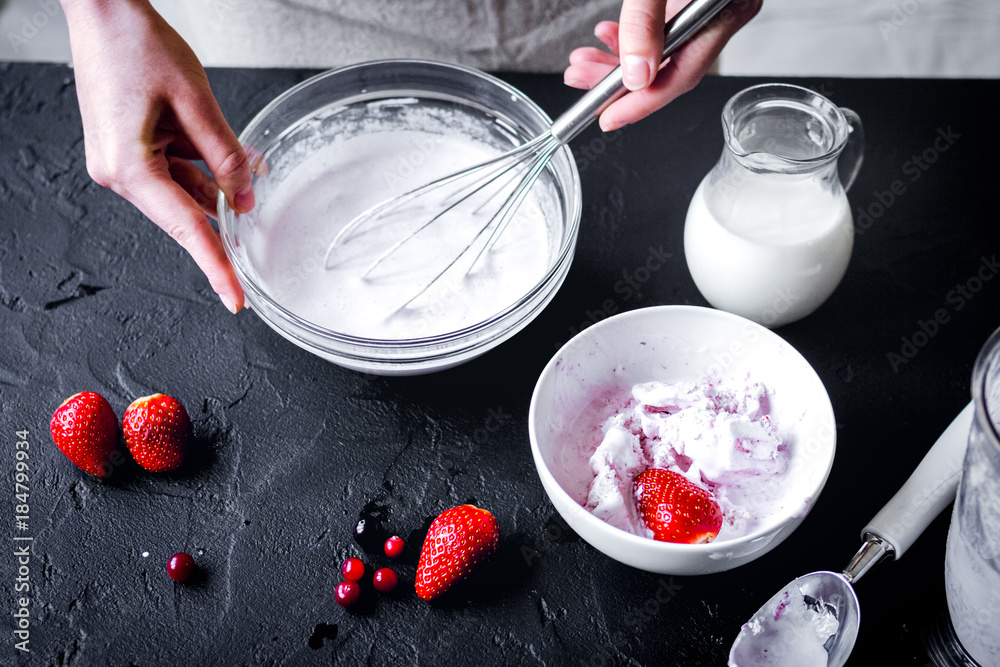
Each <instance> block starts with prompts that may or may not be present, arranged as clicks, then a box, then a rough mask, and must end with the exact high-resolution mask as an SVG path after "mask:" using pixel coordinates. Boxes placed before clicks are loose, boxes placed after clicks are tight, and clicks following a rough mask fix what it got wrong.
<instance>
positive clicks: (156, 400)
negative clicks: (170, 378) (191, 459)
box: [122, 394, 191, 472]
mask: <svg viewBox="0 0 1000 667" xmlns="http://www.w3.org/2000/svg"><path fill="white" fill-rule="evenodd" d="M122 433H123V434H124V436H125V444H126V445H128V450H129V451H130V452H132V456H133V458H135V460H136V462H137V463H138V464H139V465H141V466H142V467H143V468H145V469H146V470H150V471H152V472H163V471H165V470H175V469H177V468H179V467H180V465H181V463H183V462H184V454H185V450H186V449H187V442H188V440H189V439H190V437H191V419H190V418H189V417H188V413H187V410H185V409H184V406H183V405H181V404H180V403H179V402H178V401H177V399H175V398H173V397H171V396H164V395H163V394H153V395H152V396H143V397H142V398H137V399H135V400H134V401H132V404H131V405H129V406H128V408H126V410H125V414H124V415H123V416H122Z"/></svg>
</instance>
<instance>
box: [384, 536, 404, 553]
mask: <svg viewBox="0 0 1000 667" xmlns="http://www.w3.org/2000/svg"><path fill="white" fill-rule="evenodd" d="M405 548H406V542H404V541H403V538H401V537H397V536H396V535H393V536H392V537H390V538H389V539H387V540H386V541H385V555H386V556H388V557H389V558H399V556H400V555H401V554H402V553H403V549H405Z"/></svg>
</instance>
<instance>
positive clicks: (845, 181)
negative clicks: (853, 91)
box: [837, 107, 865, 191]
mask: <svg viewBox="0 0 1000 667" xmlns="http://www.w3.org/2000/svg"><path fill="white" fill-rule="evenodd" d="M840 112H841V113H842V114H844V118H846V119H847V124H848V125H849V126H850V130H849V132H850V136H849V137H848V139H847V145H846V146H844V152H843V153H841V154H840V159H839V161H838V163H837V172H838V174H839V175H840V182H841V184H842V185H843V186H844V190H845V191H846V190H849V189H850V188H851V186H852V185H854V179H855V178H857V175H858V172H859V171H860V170H861V163H862V162H864V157H865V129H864V127H863V126H862V125H861V117H860V116H858V114H856V113H854V111H852V110H850V109H848V108H847V107H840Z"/></svg>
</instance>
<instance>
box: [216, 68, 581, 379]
mask: <svg viewBox="0 0 1000 667" xmlns="http://www.w3.org/2000/svg"><path fill="white" fill-rule="evenodd" d="M406 65H418V66H429V67H431V68H435V69H439V70H442V71H447V70H452V71H457V72H461V73H463V74H466V75H469V76H473V77H475V78H478V79H481V80H483V81H485V82H487V83H489V84H490V85H492V86H494V87H496V88H497V89H499V90H500V91H501V92H504V93H507V94H509V95H511V96H514V97H516V99H517V101H518V102H520V103H523V104H525V105H527V108H528V109H529V110H530V111H531V112H532V113H534V114H535V115H537V116H538V117H539V120H540V121H541V122H542V123H543V124H547V125H548V126H550V127H551V125H552V118H551V117H550V116H549V115H548V114H547V113H546V112H545V110H544V109H542V108H541V107H540V106H539V105H538V104H537V103H536V102H535V101H534V100H533V99H532V98H531V97H529V96H528V95H526V94H525V93H524V92H522V91H521V90H519V89H518V88H516V87H514V86H513V85H511V84H509V83H507V82H505V81H503V80H501V79H499V78H497V77H495V76H493V75H491V74H488V73H486V72H483V71H481V70H478V69H475V68H472V67H468V66H465V65H458V64H455V63H447V62H441V61H435V60H428V59H419V58H384V59H379V60H369V61H364V62H360V63H354V64H351V65H346V66H344V67H337V68H333V69H329V70H325V71H323V72H319V73H318V74H315V75H313V76H311V77H309V78H307V79H305V80H303V81H301V82H299V83H297V84H295V85H294V86H292V87H290V88H288V89H287V90H285V91H284V92H282V93H281V94H280V95H278V96H277V97H275V98H274V99H273V100H271V102H269V103H268V104H267V105H266V106H265V107H264V108H263V109H261V110H260V111H259V112H258V113H257V114H256V115H255V116H254V117H253V119H252V120H251V121H250V122H249V123H247V125H246V127H245V128H244V129H243V130H242V131H241V132H240V134H239V137H238V139H239V142H240V144H242V145H244V146H246V145H248V143H247V139H248V138H249V135H250V134H251V133H252V132H253V131H254V130H256V129H257V127H258V126H260V125H261V124H262V123H263V122H264V120H265V119H266V118H267V117H268V116H269V114H271V113H272V112H273V111H274V110H275V109H277V108H278V107H279V106H280V105H281V104H282V103H284V102H285V101H287V100H288V99H289V98H291V97H293V96H295V95H297V94H299V93H301V92H302V91H304V90H306V89H308V88H310V87H311V86H314V85H317V84H319V83H321V82H322V81H324V80H326V79H328V78H331V77H334V76H343V75H344V74H345V73H347V72H350V71H354V70H363V69H371V68H376V67H386V66H406ZM400 90H401V91H404V92H406V94H407V96H413V95H414V93H416V92H420V91H415V90H414V89H413V88H405V87H401V88H400ZM392 95H393V93H392V92H391V91H386V96H389V97H391V96H392ZM349 97H356V95H351V96H349ZM373 99H379V98H378V97H376V98H373ZM468 101H469V102H470V103H472V102H475V100H468ZM333 104H336V103H333ZM330 106H332V104H328V105H326V106H323V107H320V108H318V109H313V110H312V111H310V112H309V113H308V114H307V115H305V116H303V117H302V118H299V119H298V120H296V121H295V124H297V123H301V122H303V121H305V120H307V119H309V118H311V117H313V116H315V115H316V114H318V113H320V112H321V111H322V110H323V109H326V108H329V107H330ZM493 113H495V114H496V116H497V118H500V119H503V120H504V121H508V122H509V120H510V119H509V118H507V117H506V115H505V114H504V113H503V112H500V111H496V110H493ZM290 127H293V125H290V126H289V127H288V128H285V130H284V131H283V133H284V132H287V130H288V129H289V128H290ZM283 133H282V134H283ZM280 136H281V135H280V134H279V138H280ZM261 153H263V151H261ZM559 154H563V156H564V157H565V158H566V160H567V162H568V164H569V182H568V183H567V186H568V187H567V188H566V192H567V193H568V194H569V195H570V196H569V197H567V200H568V203H569V206H568V208H567V212H566V215H565V216H564V220H565V221H567V222H566V226H567V229H566V231H565V233H564V234H563V235H562V238H561V239H560V241H561V242H560V246H559V251H558V253H557V254H556V256H555V257H554V258H553V260H552V262H551V264H550V266H549V268H548V270H547V271H546V272H545V274H544V275H543V276H542V277H541V278H539V280H538V282H536V283H535V284H534V285H533V286H532V287H531V288H530V289H529V290H528V291H527V292H525V293H524V294H523V295H521V296H520V297H519V298H518V299H517V300H516V301H514V302H513V303H511V304H509V305H507V306H506V307H505V308H503V309H502V310H501V311H499V312H498V313H495V314H493V315H491V316H490V317H488V318H486V319H484V320H481V321H479V322H476V323H473V324H470V325H468V326H466V327H463V328H461V329H456V330H455V331H450V332H447V333H441V334H434V335H432V336H424V337H414V338H398V339H393V338H368V337H364V336H353V335H350V334H345V333H343V332H339V331H335V330H333V329H329V328H326V327H323V326H319V325H317V324H315V323H312V322H309V321H308V320H306V319H304V318H302V317H301V316H299V315H297V314H296V313H293V312H292V311H290V310H288V309H287V308H285V307H284V306H283V305H282V304H280V303H278V302H277V301H276V300H275V299H273V298H272V297H271V296H269V295H268V294H267V292H266V291H265V290H264V289H263V288H262V287H261V286H260V285H259V284H258V283H257V281H255V280H254V279H253V278H252V277H251V276H250V275H248V273H247V271H246V270H245V268H244V267H243V266H242V265H241V262H240V260H239V254H238V253H237V251H236V249H235V247H234V245H235V243H234V241H233V239H232V238H231V233H235V230H233V229H231V228H232V226H233V224H234V223H235V218H236V217H237V216H235V215H234V214H233V212H232V209H231V208H230V207H229V203H228V202H227V201H226V197H225V193H223V192H221V191H220V192H219V195H218V199H217V209H218V220H219V232H220V236H221V237H222V245H223V249H224V250H225V252H226V255H227V256H228V258H229V261H230V264H232V266H233V269H234V271H235V272H236V274H237V276H238V277H239V279H240V282H241V284H242V285H243V287H244V288H245V289H247V290H248V291H249V292H251V293H252V294H253V295H254V296H255V297H257V298H259V299H261V300H262V301H264V303H265V304H266V305H267V307H268V308H271V309H273V310H275V311H277V312H278V313H280V315H281V317H282V318H284V319H285V320H286V321H290V322H291V323H292V324H294V325H295V326H296V327H298V328H299V329H301V330H304V331H305V332H307V333H309V334H311V335H314V336H318V337H321V338H323V339H324V340H325V341H327V342H336V343H338V344H342V345H349V346H352V347H354V348H361V350H363V351H365V352H369V351H370V352H375V353H380V356H378V357H375V358H373V357H370V356H367V355H366V354H364V353H363V352H361V351H359V350H353V351H348V350H343V349H337V350H336V354H337V355H338V356H345V357H347V358H350V359H355V360H361V361H376V360H377V361H378V362H386V361H388V362H399V363H402V364H408V363H411V362H415V361H416V362H423V361H425V360H427V358H428V357H427V355H428V354H430V358H431V359H437V358H450V357H452V356H453V355H454V354H456V353H459V354H461V353H462V352H463V351H465V349H466V348H465V347H459V348H455V347H453V346H451V345H450V344H453V343H456V342H461V341H463V340H466V339H468V338H470V337H472V336H475V335H477V334H481V333H484V332H488V331H489V330H490V329H491V328H493V327H495V326H497V325H500V324H502V323H503V322H505V321H506V320H508V319H510V318H511V316H513V315H516V314H517V313H519V312H520V311H521V310H522V309H523V308H524V307H525V306H526V305H528V304H531V303H532V302H533V301H534V300H535V299H536V298H537V297H538V296H539V295H540V294H542V293H545V292H547V291H550V290H551V291H554V290H553V284H554V286H555V289H558V286H559V285H561V283H562V280H560V275H561V276H563V277H564V276H565V273H566V272H567V270H568V266H567V263H568V262H570V261H572V257H573V254H574V252H575V247H576V239H577V235H578V232H579V228H580V220H581V218H582V214H583V193H582V185H581V182H580V173H579V169H578V168H577V166H576V161H575V159H574V158H573V154H572V151H571V150H570V148H569V146H568V145H566V144H563V145H562V146H560V147H559V148H558V149H557V151H556V152H555V153H553V156H552V159H554V158H555V156H556V155H559ZM522 319H523V318H515V321H514V322H513V324H514V325H519V324H521V320H522ZM265 320H266V321H267V322H268V323H271V324H272V325H273V324H274V323H273V320H272V318H265ZM281 329H282V330H283V331H286V332H287V333H289V334H290V335H292V336H293V337H294V338H295V339H296V340H298V341H300V342H303V343H307V344H308V345H309V347H310V348H312V347H315V345H314V344H313V343H312V342H309V341H304V340H303V338H302V336H301V335H300V334H299V332H298V331H290V330H289V329H288V328H287V327H285V326H282V327H281ZM505 331H506V329H504V331H501V332H497V333H496V334H495V335H492V336H487V338H486V339H485V340H486V341H490V340H493V339H494V338H496V336H503V335H504V332H505ZM394 352H395V354H394ZM399 353H401V354H402V355H404V356H399ZM407 354H414V355H419V356H414V357H410V356H406V355H407ZM382 355H385V356H382Z"/></svg>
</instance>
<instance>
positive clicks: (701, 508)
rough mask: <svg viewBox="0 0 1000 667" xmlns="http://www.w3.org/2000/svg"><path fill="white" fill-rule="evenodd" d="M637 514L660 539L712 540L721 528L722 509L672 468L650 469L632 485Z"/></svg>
mask: <svg viewBox="0 0 1000 667" xmlns="http://www.w3.org/2000/svg"><path fill="white" fill-rule="evenodd" d="M632 491H633V494H634V495H635V500H636V507H637V509H638V510H639V516H640V517H642V520H643V521H644V522H645V523H646V525H647V526H648V527H649V529H650V530H652V531H653V537H654V539H656V540H659V541H660V542H680V543H684V544H697V543H701V542H711V541H712V540H714V539H715V538H716V536H718V534H719V529H720V528H722V510H721V509H719V503H717V502H716V501H715V498H714V497H713V496H712V494H711V493H709V492H708V491H707V490H705V489H703V488H701V487H700V486H698V485H697V484H693V483H691V482H689V481H688V480H687V478H685V477H684V475H681V474H680V473H677V472H674V471H672V470H664V469H662V468H650V469H649V470H646V471H645V472H643V473H642V474H641V475H639V476H638V477H636V479H635V482H634V484H633V485H632Z"/></svg>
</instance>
